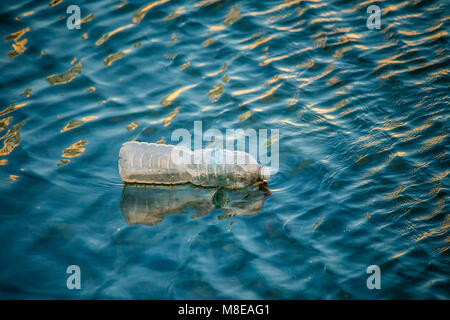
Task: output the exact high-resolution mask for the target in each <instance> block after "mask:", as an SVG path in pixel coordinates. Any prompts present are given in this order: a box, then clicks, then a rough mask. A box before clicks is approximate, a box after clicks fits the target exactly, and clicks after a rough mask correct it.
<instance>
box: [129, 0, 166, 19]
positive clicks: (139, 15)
mask: <svg viewBox="0 0 450 320" xmlns="http://www.w3.org/2000/svg"><path fill="white" fill-rule="evenodd" d="M169 1H170V0H159V1H154V2H150V3H148V4H147V5H146V6H145V7H142V8H141V9H139V10H137V11H136V12H135V13H133V23H134V24H138V23H139V22H141V20H142V19H144V17H145V15H146V14H147V12H148V11H150V10H151V9H152V8H154V7H156V6H159V5H161V4H163V3H166V2H169Z"/></svg>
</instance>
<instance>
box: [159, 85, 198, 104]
mask: <svg viewBox="0 0 450 320" xmlns="http://www.w3.org/2000/svg"><path fill="white" fill-rule="evenodd" d="M196 86H197V84H192V85H188V86H185V87H182V88H180V89H177V90H175V91H174V92H172V93H171V94H169V95H168V96H167V97H165V98H163V99H162V100H161V102H160V104H161V105H162V106H163V107H166V106H168V105H169V104H171V103H172V102H173V100H175V99H176V98H178V96H179V95H180V94H181V93H183V92H184V91H186V90H189V89H191V88H194V87H196Z"/></svg>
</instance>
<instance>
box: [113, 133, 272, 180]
mask: <svg viewBox="0 0 450 320" xmlns="http://www.w3.org/2000/svg"><path fill="white" fill-rule="evenodd" d="M119 174H120V177H121V178H122V180H123V181H124V182H136V183H149V184H181V183H188V182H190V183H192V184H195V185H199V186H204V187H227V188H240V187H245V186H248V185H251V184H253V183H255V182H257V181H261V180H268V179H269V177H270V170H269V168H267V167H261V166H260V165H258V163H257V161H256V160H255V158H254V157H252V156H251V155H250V154H248V153H246V152H242V151H230V150H222V149H199V150H195V151H191V150H189V149H187V148H185V147H180V146H173V145H166V144H156V143H146V142H136V141H132V142H126V143H124V144H123V145H122V147H121V149H120V152H119Z"/></svg>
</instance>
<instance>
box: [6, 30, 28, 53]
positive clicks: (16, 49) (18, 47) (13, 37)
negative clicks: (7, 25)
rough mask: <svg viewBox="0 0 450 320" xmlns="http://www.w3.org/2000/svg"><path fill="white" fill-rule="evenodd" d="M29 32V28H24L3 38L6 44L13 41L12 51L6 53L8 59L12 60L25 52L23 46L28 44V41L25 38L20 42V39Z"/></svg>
mask: <svg viewBox="0 0 450 320" xmlns="http://www.w3.org/2000/svg"><path fill="white" fill-rule="evenodd" d="M29 31H30V28H29V27H26V28H24V29H22V30H19V31H17V32H13V33H11V34H9V35H7V36H6V37H5V41H6V42H8V41H14V43H13V44H12V47H13V50H10V51H9V52H8V56H9V57H10V58H14V57H15V56H18V55H19V54H21V53H23V52H25V50H26V49H27V48H26V47H25V45H26V44H27V43H28V39H26V38H25V39H23V40H20V38H22V36H23V35H24V34H25V33H27V32H29Z"/></svg>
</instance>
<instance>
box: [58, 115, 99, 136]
mask: <svg viewBox="0 0 450 320" xmlns="http://www.w3.org/2000/svg"><path fill="white" fill-rule="evenodd" d="M97 118H98V117H96V116H91V117H84V118H83V119H81V120H72V121H69V123H68V124H66V125H65V127H64V128H63V129H61V131H60V132H61V133H63V132H66V131H69V130H72V129H75V128H78V127H79V126H81V125H83V124H84V123H86V122H88V121H92V120H95V119H97Z"/></svg>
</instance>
